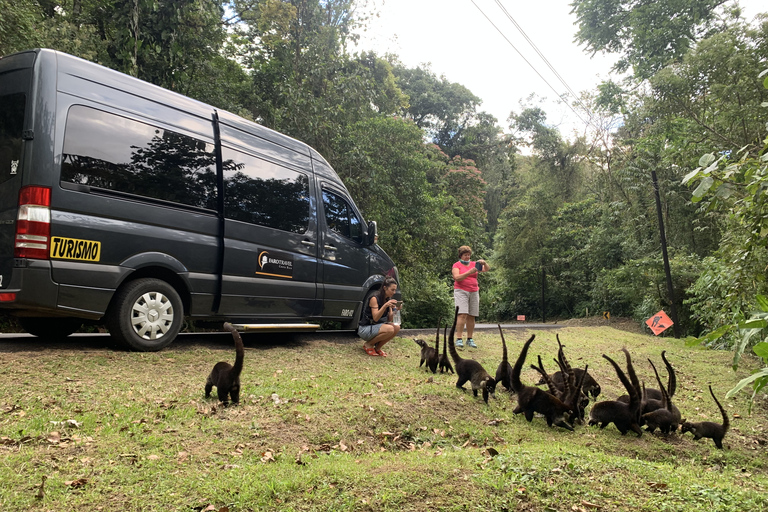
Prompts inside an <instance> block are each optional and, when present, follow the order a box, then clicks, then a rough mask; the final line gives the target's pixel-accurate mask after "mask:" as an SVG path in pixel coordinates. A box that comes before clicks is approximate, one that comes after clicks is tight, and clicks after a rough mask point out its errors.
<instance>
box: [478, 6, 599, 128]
mask: <svg viewBox="0 0 768 512" xmlns="http://www.w3.org/2000/svg"><path fill="white" fill-rule="evenodd" d="M471 1H472V4H473V5H474V6H475V7H476V8H477V10H478V11H480V14H482V15H483V16H484V17H485V19H486V20H488V23H490V24H491V25H492V26H493V28H495V29H496V31H497V32H498V33H499V34H500V35H501V37H503V38H504V40H505V41H506V42H507V44H509V46H511V47H512V49H514V50H515V51H516V52H517V54H518V55H519V56H520V58H522V59H523V60H524V61H525V63H526V64H528V66H529V67H530V68H531V69H532V70H533V71H534V73H536V74H537V75H538V76H539V78H541V79H542V81H543V82H544V83H545V84H547V86H548V87H549V88H550V89H552V92H554V93H555V94H556V95H557V97H558V98H559V97H560V92H559V91H558V90H557V89H555V88H554V87H553V86H552V84H550V83H549V81H548V80H547V79H546V78H544V76H542V74H541V73H539V70H538V69H536V66H534V65H533V64H531V62H530V61H529V60H528V59H526V58H525V55H523V54H522V52H520V50H518V49H517V47H516V46H515V45H514V44H513V43H512V41H510V40H509V38H508V37H507V36H506V35H505V34H504V32H502V31H501V29H500V28H499V27H498V26H496V24H495V23H494V22H493V21H492V20H491V19H490V18H489V17H488V15H487V14H485V12H484V11H483V10H482V9H481V8H480V6H479V5H477V3H475V0H471ZM497 3H498V0H497ZM505 12H506V10H505ZM507 16H508V17H509V18H510V19H511V16H509V14H507ZM515 25H516V26H517V24H515ZM520 30H521V32H522V29H520ZM526 39H528V37H527V36H526ZM529 43H531V45H532V46H533V43H532V42H531V41H530V40H529ZM537 51H538V50H537ZM540 56H541V54H540ZM542 58H543V56H542ZM550 69H552V68H551V66H550ZM556 74H557V73H556ZM558 77H559V75H558ZM561 81H562V79H561ZM566 87H567V86H566ZM568 89H569V90H570V88H568ZM571 94H573V91H571ZM574 96H576V95H575V94H574ZM576 97H577V96H576ZM577 98H578V97H577ZM565 104H566V105H567V106H568V108H570V109H571V111H572V112H573V113H574V114H575V115H576V117H578V118H579V121H581V122H582V123H584V124H585V125H586V124H592V122H591V120H590V121H584V119H582V117H581V116H580V115H579V113H578V112H577V111H576V109H574V108H573V106H572V105H571V104H570V103H568V102H567V101H566V102H565ZM586 110H587V113H589V109H586Z"/></svg>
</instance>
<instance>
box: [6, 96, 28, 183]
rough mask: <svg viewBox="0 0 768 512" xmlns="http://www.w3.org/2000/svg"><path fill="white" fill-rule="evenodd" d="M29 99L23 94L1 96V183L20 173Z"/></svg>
mask: <svg viewBox="0 0 768 512" xmlns="http://www.w3.org/2000/svg"><path fill="white" fill-rule="evenodd" d="M26 102H27V98H26V95H25V94H23V93H15V94H6V95H4V96H0V183H5V182H6V181H8V180H10V179H11V178H13V177H14V176H15V175H16V174H18V173H19V172H20V169H19V161H20V160H21V133H22V130H23V126H24V108H25V106H26Z"/></svg>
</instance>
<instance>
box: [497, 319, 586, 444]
mask: <svg viewBox="0 0 768 512" xmlns="http://www.w3.org/2000/svg"><path fill="white" fill-rule="evenodd" d="M502 337H503V335H502ZM534 338H536V335H535V334H532V335H531V337H530V338H528V341H526V342H525V344H524V345H523V349H522V350H521V351H520V355H519V356H518V358H517V361H516V362H515V366H514V367H512V375H511V377H510V382H511V384H512V390H514V392H515V393H517V406H516V407H515V409H514V410H513V411H512V412H513V413H514V414H520V413H521V412H522V413H524V414H525V419H526V420H528V421H533V413H535V412H537V413H539V414H543V415H544V417H545V418H546V420H547V425H549V426H550V427H551V426H552V425H557V426H558V427H562V428H565V429H568V430H571V431H572V430H573V427H572V426H571V425H569V424H568V422H567V421H565V415H566V414H573V411H572V410H571V409H570V407H568V406H567V405H566V404H564V403H563V402H562V401H561V400H560V399H558V398H557V397H556V396H554V395H551V394H550V393H547V392H546V391H544V390H543V389H539V388H537V387H534V386H526V385H525V384H523V383H522V381H521V380H520V372H521V371H522V370H523V364H525V358H526V356H527V355H528V347H530V346H531V343H533V340H534Z"/></svg>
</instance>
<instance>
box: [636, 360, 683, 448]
mask: <svg viewBox="0 0 768 512" xmlns="http://www.w3.org/2000/svg"><path fill="white" fill-rule="evenodd" d="M648 362H649V363H651V368H653V373H654V374H656V382H658V384H659V390H660V391H661V400H660V406H659V407H658V408H657V409H655V410H653V411H650V412H645V413H643V415H642V417H641V419H642V420H643V421H642V423H644V424H645V430H646V431H647V432H653V431H654V430H656V429H657V428H658V429H659V430H661V431H662V433H664V434H669V433H670V432H674V431H676V430H677V426H678V423H679V421H680V417H679V414H680V413H679V411H678V412H677V415H676V414H675V412H674V410H673V409H672V399H671V398H670V397H669V394H668V393H667V388H665V387H664V384H662V383H661V378H660V377H659V372H658V371H657V370H656V366H655V365H654V364H653V361H651V360H650V359H649V360H648ZM648 402H650V400H647V401H646V406H647V405H648Z"/></svg>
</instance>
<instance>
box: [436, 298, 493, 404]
mask: <svg viewBox="0 0 768 512" xmlns="http://www.w3.org/2000/svg"><path fill="white" fill-rule="evenodd" d="M458 317H459V308H458V307H457V308H456V314H455V315H454V317H453V327H451V330H450V333H449V334H448V349H449V350H450V351H451V357H452V358H453V362H454V363H455V364H456V375H458V377H459V380H457V381H456V387H457V388H459V389H461V390H462V391H465V390H464V384H465V383H466V382H467V381H469V382H470V383H471V384H472V394H474V395H475V396H477V391H478V390H482V392H483V400H485V403H486V404H487V403H488V396H489V395H491V396H494V393H495V391H496V380H495V379H494V378H493V377H491V375H490V374H489V373H488V372H487V371H485V368H483V366H482V365H481V364H480V363H478V362H477V361H475V360H474V359H462V358H461V356H459V353H458V352H457V351H456V345H454V344H453V336H454V335H455V333H456V320H457V319H458ZM494 398H495V396H494Z"/></svg>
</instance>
